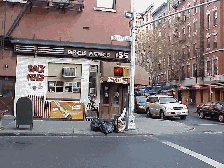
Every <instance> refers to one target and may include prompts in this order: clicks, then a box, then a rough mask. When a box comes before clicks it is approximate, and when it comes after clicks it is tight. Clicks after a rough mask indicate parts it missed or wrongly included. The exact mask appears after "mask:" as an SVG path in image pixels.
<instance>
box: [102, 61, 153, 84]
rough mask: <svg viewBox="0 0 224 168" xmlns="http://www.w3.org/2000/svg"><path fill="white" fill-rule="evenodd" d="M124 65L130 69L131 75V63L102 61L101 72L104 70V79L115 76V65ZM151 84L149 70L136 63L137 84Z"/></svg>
mask: <svg viewBox="0 0 224 168" xmlns="http://www.w3.org/2000/svg"><path fill="white" fill-rule="evenodd" d="M117 65H119V66H124V67H127V68H128V69H129V75H130V64H128V63H121V64H119V63H116V62H102V64H101V72H102V80H103V81H108V79H109V78H111V77H114V67H117ZM129 81H130V80H128V83H129ZM148 84H149V74H148V73H147V71H146V70H145V69H144V68H142V67H140V66H138V65H136V66H135V85H148Z"/></svg>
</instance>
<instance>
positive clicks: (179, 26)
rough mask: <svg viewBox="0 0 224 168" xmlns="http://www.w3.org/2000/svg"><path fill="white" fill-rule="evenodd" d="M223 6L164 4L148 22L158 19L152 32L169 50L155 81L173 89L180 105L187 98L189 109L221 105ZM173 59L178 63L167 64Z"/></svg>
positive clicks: (190, 0)
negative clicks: (168, 46) (176, 90)
mask: <svg viewBox="0 0 224 168" xmlns="http://www.w3.org/2000/svg"><path fill="white" fill-rule="evenodd" d="M203 3H204V5H200V4H203ZM223 4H224V2H223V1H222V0H221V1H216V2H211V1H204V0H185V1H180V0H168V1H167V2H166V3H164V4H162V5H161V6H160V7H159V8H158V9H156V10H154V12H153V13H152V20H157V19H159V20H157V21H155V22H153V23H152V24H151V25H153V28H152V29H157V30H158V31H160V32H161V34H162V36H164V39H165V40H166V41H167V42H168V43H170V44H171V46H172V47H171V48H167V49H166V51H164V52H163V58H164V59H162V60H161V63H162V64H163V62H164V64H166V66H163V68H161V74H163V78H160V79H159V80H160V82H161V83H166V84H167V83H169V84H173V85H177V87H178V93H179V97H178V98H179V99H180V100H182V101H183V102H184V103H187V99H188V97H190V98H191V99H192V102H193V105H198V104H202V103H205V102H207V101H224V85H223V83H224V78H223V77H224V76H223V73H224V71H223V57H224V53H223V32H224V29H223ZM197 5H198V6H197ZM194 6H197V7H194ZM173 13H175V14H173ZM160 18H161V19H160ZM145 22H146V21H145ZM174 43H175V44H174ZM177 44H178V45H177ZM175 47H176V48H178V50H177V49H175ZM174 51H175V52H176V53H178V54H176V56H175V54H174ZM174 59H176V60H177V59H178V60H179V62H177V61H176V62H175V64H176V65H174V64H172V63H171V64H170V62H172V60H174ZM164 74H165V75H164ZM161 76H162V75H160V77H161Z"/></svg>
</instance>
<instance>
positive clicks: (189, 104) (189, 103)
mask: <svg viewBox="0 0 224 168" xmlns="http://www.w3.org/2000/svg"><path fill="white" fill-rule="evenodd" d="M191 102H192V99H191V98H190V97H189V98H188V109H190V108H191Z"/></svg>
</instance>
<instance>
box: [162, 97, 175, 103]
mask: <svg viewBox="0 0 224 168" xmlns="http://www.w3.org/2000/svg"><path fill="white" fill-rule="evenodd" d="M159 100H160V104H167V103H176V102H177V101H176V99H174V98H172V97H160V98H159Z"/></svg>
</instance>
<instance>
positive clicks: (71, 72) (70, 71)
mask: <svg viewBox="0 0 224 168" xmlns="http://www.w3.org/2000/svg"><path fill="white" fill-rule="evenodd" d="M62 77H70V78H74V77H76V76H75V68H72V67H63V68H62Z"/></svg>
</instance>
